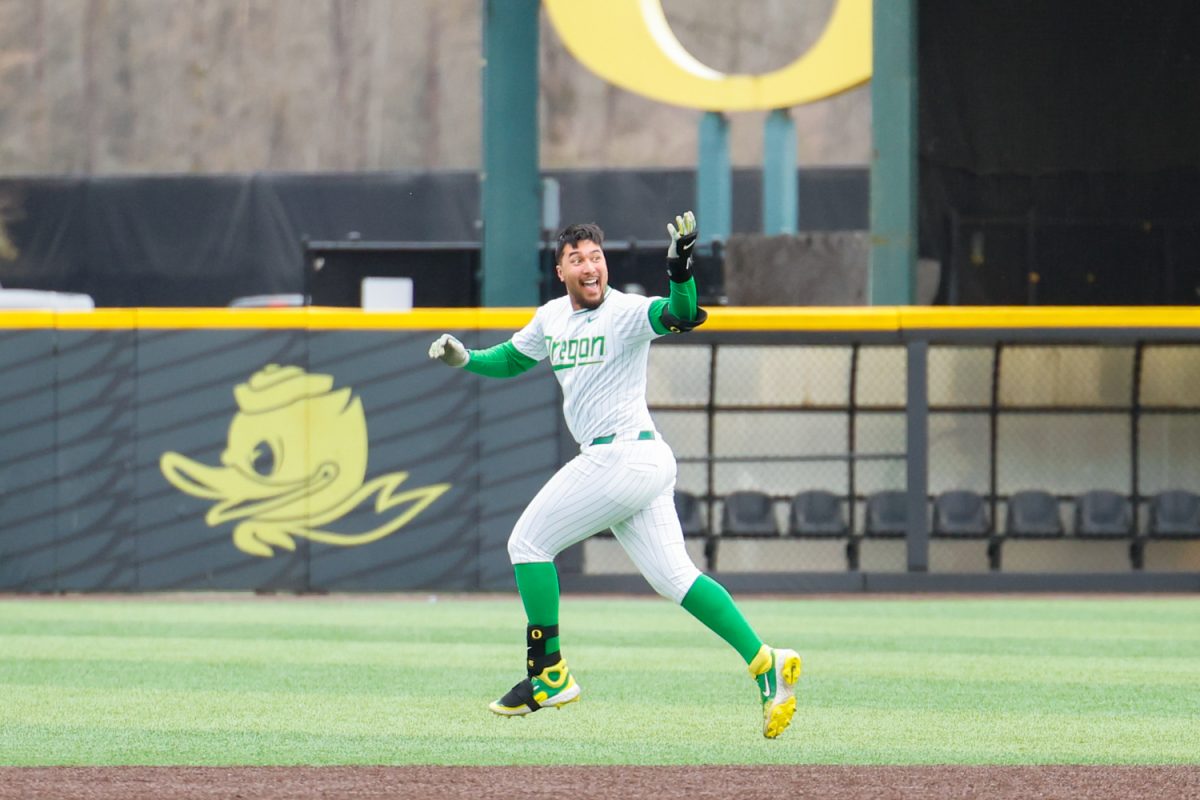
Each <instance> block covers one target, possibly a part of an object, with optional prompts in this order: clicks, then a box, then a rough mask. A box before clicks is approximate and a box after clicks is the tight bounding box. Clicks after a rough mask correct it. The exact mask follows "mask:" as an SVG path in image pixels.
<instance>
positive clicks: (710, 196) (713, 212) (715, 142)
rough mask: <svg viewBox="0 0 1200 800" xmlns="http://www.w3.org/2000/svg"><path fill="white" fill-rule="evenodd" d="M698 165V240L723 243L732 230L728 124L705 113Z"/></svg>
mask: <svg viewBox="0 0 1200 800" xmlns="http://www.w3.org/2000/svg"><path fill="white" fill-rule="evenodd" d="M699 138H700V161H699V164H698V165H697V167H696V222H697V224H698V225H699V227H700V240H701V241H704V242H711V241H713V240H720V241H722V242H723V241H725V240H726V239H728V238H729V234H730V232H731V231H732V230H733V168H732V167H731V166H730V161H729V120H728V119H726V118H725V115H724V114H721V113H718V112H716V111H706V112H704V115H703V116H701V117H700V137H699Z"/></svg>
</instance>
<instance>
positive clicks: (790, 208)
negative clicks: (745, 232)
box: [762, 108, 800, 236]
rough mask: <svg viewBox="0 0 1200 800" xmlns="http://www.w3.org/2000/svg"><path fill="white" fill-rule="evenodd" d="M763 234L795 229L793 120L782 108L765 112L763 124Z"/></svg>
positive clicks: (795, 187)
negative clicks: (765, 118)
mask: <svg viewBox="0 0 1200 800" xmlns="http://www.w3.org/2000/svg"><path fill="white" fill-rule="evenodd" d="M762 185H763V207H762V214H763V233H765V234H767V235H768V236H776V235H781V234H792V233H795V232H796V224H797V218H798V216H799V213H798V210H799V199H798V197H799V191H800V189H799V186H798V185H797V182H796V122H795V120H793V119H792V115H791V112H790V111H789V110H788V109H786V108H777V109H775V110H774V111H772V112H771V113H770V114H768V115H767V121H766V124H765V125H764V127H763V183H762Z"/></svg>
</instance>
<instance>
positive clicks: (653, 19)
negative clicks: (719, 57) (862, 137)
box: [545, 0, 871, 111]
mask: <svg viewBox="0 0 1200 800" xmlns="http://www.w3.org/2000/svg"><path fill="white" fill-rule="evenodd" d="M545 5H546V13H547V14H548V15H549V17H550V22H551V23H552V24H553V25H554V28H555V30H556V31H558V35H559V36H560V37H561V38H562V41H563V44H564V45H566V48H567V50H568V51H570V53H571V55H573V56H575V58H576V59H578V60H579V62H580V63H581V64H583V65H584V66H585V67H587V68H588V69H590V70H591V71H592V72H594V73H596V74H597V75H599V76H600V77H601V78H604V79H605V80H606V81H608V82H609V83H612V84H615V85H617V86H620V87H622V88H624V89H628V90H629V91H631V92H637V93H638V94H640V95H644V96H645V97H649V98H651V99H652V100H658V101H660V102H663V103H668V104H670V105H676V106H685V107H687V108H699V109H703V110H705V111H767V110H770V109H775V108H790V107H792V106H797V105H802V104H803V103H809V102H812V101H813V100H820V99H822V98H825V97H829V96H830V95H834V94H837V93H838V92H843V91H845V90H847V89H852V88H854V87H855V86H858V85H859V84H862V83H864V82H866V81H867V80H868V79H869V78H870V77H871V0H837V3H836V5H835V6H834V9H833V13H832V14H831V15H830V18H829V23H828V24H827V25H826V26H825V31H824V32H823V33H822V34H821V38H820V39H818V40H817V42H816V43H815V44H814V45H813V46H812V48H810V49H809V51H808V52H807V53H805V54H804V55H802V56H800V58H798V59H796V60H795V61H793V62H792V63H791V64H788V65H787V66H786V67H783V68H782V69H778V70H775V71H774V72H767V73H763V74H761V75H725V74H724V73H721V72H717V71H716V70H714V69H711V68H710V67H707V66H705V65H704V64H701V63H700V62H699V61H697V60H696V59H695V58H693V57H692V55H691V54H690V53H688V52H687V50H685V49H684V47H683V45H682V44H680V43H679V40H678V39H677V38H675V34H674V33H672V32H671V26H670V25H669V24H668V23H667V17H666V14H664V13H663V9H662V2H661V0H545Z"/></svg>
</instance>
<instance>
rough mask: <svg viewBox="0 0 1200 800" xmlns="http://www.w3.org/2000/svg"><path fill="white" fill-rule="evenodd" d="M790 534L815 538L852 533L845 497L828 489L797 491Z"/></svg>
mask: <svg viewBox="0 0 1200 800" xmlns="http://www.w3.org/2000/svg"><path fill="white" fill-rule="evenodd" d="M788 535H789V536H798V537H802V538H815V539H823V538H827V537H828V538H840V537H843V536H849V535H850V528H849V526H848V525H847V524H846V515H845V513H844V512H843V511H842V498H841V497H839V496H838V495H836V494H834V493H833V492H829V491H826V490H824V489H809V490H808V491H804V492H800V493H799V494H797V495H796V496H795V497H793V498H792V502H791V505H790V510H789V513H788Z"/></svg>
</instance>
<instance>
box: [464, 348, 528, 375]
mask: <svg viewBox="0 0 1200 800" xmlns="http://www.w3.org/2000/svg"><path fill="white" fill-rule="evenodd" d="M467 352H468V353H469V354H470V355H471V358H470V360H469V361H467V363H466V365H465V366H463V369H465V370H466V371H467V372H474V373H475V374H476V375H483V376H485V377H488V378H512V377H514V376H516V375H520V374H521V373H522V372H525V371H526V370H528V369H529V368H530V367H532V366H533V365H535V364H537V361H536V360H535V359H532V358H530V357H529V356H527V355H525V354H524V353H522V352H521V351H520V350H518V349H517V348H516V346H515V345H513V343H512V342H511V341H508V342H503V343H501V344H498V345H496V346H495V347H489V348H487V349H486V350H468V351H467Z"/></svg>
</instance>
